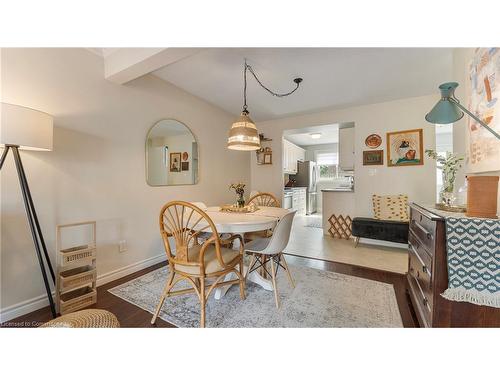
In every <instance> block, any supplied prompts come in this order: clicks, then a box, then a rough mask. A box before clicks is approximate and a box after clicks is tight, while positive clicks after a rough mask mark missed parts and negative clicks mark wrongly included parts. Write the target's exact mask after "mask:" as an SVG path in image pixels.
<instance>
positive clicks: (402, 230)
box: [352, 217, 409, 246]
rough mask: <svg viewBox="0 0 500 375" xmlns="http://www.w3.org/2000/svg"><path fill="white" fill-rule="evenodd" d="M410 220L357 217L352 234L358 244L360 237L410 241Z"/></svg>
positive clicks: (399, 241) (400, 241)
mask: <svg viewBox="0 0 500 375" xmlns="http://www.w3.org/2000/svg"><path fill="white" fill-rule="evenodd" d="M408 229H409V225H408V222H405V221H393V220H380V219H372V218H366V217H355V218H354V219H353V220H352V235H353V236H355V237H356V246H358V243H359V239H360V237H363V238H370V239H372V240H382V241H389V242H397V243H405V244H406V243H408Z"/></svg>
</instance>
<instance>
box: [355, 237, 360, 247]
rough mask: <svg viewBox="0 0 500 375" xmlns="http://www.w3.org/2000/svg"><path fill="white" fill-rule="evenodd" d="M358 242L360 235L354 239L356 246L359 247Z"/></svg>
mask: <svg viewBox="0 0 500 375" xmlns="http://www.w3.org/2000/svg"><path fill="white" fill-rule="evenodd" d="M358 244H359V237H356V239H355V240H354V247H358Z"/></svg>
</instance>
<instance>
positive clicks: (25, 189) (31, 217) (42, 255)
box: [0, 145, 57, 318]
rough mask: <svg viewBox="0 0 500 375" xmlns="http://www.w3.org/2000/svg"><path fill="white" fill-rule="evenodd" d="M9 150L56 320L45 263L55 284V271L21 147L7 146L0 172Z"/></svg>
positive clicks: (1, 160)
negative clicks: (33, 197)
mask: <svg viewBox="0 0 500 375" xmlns="http://www.w3.org/2000/svg"><path fill="white" fill-rule="evenodd" d="M9 150H12V153H13V154H14V161H15V162H16V169H17V176H18V177H19V184H20V185H21V191H22V193H23V200H24V207H25V208H26V216H27V217H28V223H29V226H30V230H31V236H32V237H33V243H34V244H35V250H36V255H37V258H38V263H39V264H40V270H41V271H42V277H43V283H44V284H45V290H46V291H47V297H48V299H49V304H50V310H51V312H52V317H53V318H55V317H56V316H57V315H56V307H55V304H54V299H53V298H52V292H51V291H50V285H49V279H48V276H47V270H46V269H45V263H46V264H47V267H48V268H49V272H50V276H51V277H52V282H53V283H55V280H56V278H55V274H54V269H53V268H52V264H51V263H50V258H49V254H48V252H47V247H46V246H45V241H44V239H43V235H42V230H41V228H40V223H39V222H38V217H37V215H36V211H35V205H34V204H33V199H32V198H31V192H30V189H29V186H28V181H27V179H26V174H25V173H24V168H23V163H22V161H21V156H20V155H19V146H14V145H5V149H4V151H3V153H2V158H1V159H0V170H1V169H2V166H3V163H4V161H5V158H6V157H7V153H8V152H9ZM44 260H45V263H44Z"/></svg>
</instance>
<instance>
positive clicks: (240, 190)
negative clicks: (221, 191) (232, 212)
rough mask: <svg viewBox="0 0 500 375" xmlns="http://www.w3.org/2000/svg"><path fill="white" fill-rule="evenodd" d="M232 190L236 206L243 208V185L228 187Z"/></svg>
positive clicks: (240, 183)
mask: <svg viewBox="0 0 500 375" xmlns="http://www.w3.org/2000/svg"><path fill="white" fill-rule="evenodd" d="M231 189H232V190H234V192H235V193H236V205H237V206H238V207H245V197H244V196H243V195H244V194H245V184H244V183H242V182H238V183H237V184H231V185H229V190H231Z"/></svg>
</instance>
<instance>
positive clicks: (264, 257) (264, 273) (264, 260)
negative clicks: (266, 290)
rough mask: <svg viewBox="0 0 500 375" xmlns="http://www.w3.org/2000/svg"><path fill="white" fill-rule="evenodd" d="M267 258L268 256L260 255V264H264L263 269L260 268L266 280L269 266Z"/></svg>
mask: <svg viewBox="0 0 500 375" xmlns="http://www.w3.org/2000/svg"><path fill="white" fill-rule="evenodd" d="M266 257H267V255H264V254H262V255H260V262H261V263H262V267H261V268H260V275H261V276H262V277H263V278H264V279H267V272H266V270H267V264H266Z"/></svg>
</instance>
